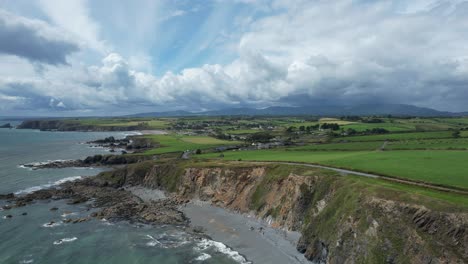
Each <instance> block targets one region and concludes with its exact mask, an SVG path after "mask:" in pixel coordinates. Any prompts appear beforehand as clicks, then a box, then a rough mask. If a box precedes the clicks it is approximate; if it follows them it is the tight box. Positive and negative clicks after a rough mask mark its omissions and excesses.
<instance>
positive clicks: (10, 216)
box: [5, 215, 13, 219]
mask: <svg viewBox="0 0 468 264" xmlns="http://www.w3.org/2000/svg"><path fill="white" fill-rule="evenodd" d="M5 218H7V219H10V218H13V216H12V215H6V216H5Z"/></svg>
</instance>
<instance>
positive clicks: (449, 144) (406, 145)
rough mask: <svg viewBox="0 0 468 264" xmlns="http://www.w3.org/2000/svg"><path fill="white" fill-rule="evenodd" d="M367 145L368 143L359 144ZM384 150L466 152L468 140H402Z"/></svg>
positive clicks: (389, 144) (391, 143)
mask: <svg viewBox="0 0 468 264" xmlns="http://www.w3.org/2000/svg"><path fill="white" fill-rule="evenodd" d="M361 143H369V142H361ZM385 149H386V150H403V149H407V150H410V149H428V150H429V149H432V150H439V149H453V150H466V149H468V138H441V139H424V140H404V141H392V142H389V143H388V144H387V145H386V147H385Z"/></svg>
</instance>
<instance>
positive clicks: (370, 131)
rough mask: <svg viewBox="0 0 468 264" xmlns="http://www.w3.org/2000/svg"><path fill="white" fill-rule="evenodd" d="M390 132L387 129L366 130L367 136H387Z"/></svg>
mask: <svg viewBox="0 0 468 264" xmlns="http://www.w3.org/2000/svg"><path fill="white" fill-rule="evenodd" d="M389 132H390V131H388V130H387V129H385V128H379V127H377V128H373V129H366V131H365V133H367V134H387V133H389Z"/></svg>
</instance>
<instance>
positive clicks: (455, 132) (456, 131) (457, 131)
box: [452, 130, 460, 138]
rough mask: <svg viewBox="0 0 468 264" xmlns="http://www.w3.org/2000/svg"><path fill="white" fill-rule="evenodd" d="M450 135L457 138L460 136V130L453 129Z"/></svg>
mask: <svg viewBox="0 0 468 264" xmlns="http://www.w3.org/2000/svg"><path fill="white" fill-rule="evenodd" d="M452 137H454V138H459V137H460V131H459V130H455V131H453V133H452Z"/></svg>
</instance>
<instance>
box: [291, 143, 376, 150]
mask: <svg viewBox="0 0 468 264" xmlns="http://www.w3.org/2000/svg"><path fill="white" fill-rule="evenodd" d="M382 145H383V142H382V141H369V142H347V143H329V144H309V145H306V146H301V147H294V148H290V149H288V150H297V151H304V150H310V151H321V150H324V151H329V150H377V149H379V148H380V147H381V146H382Z"/></svg>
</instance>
